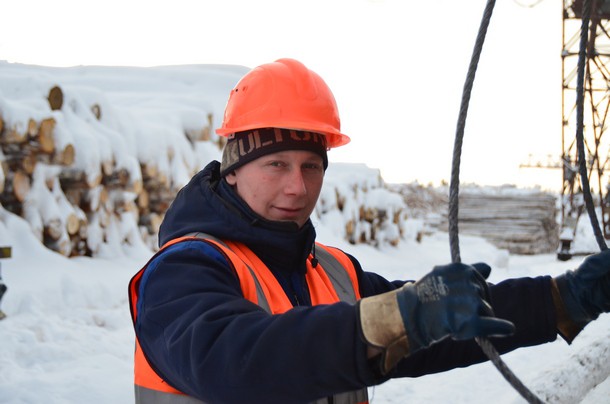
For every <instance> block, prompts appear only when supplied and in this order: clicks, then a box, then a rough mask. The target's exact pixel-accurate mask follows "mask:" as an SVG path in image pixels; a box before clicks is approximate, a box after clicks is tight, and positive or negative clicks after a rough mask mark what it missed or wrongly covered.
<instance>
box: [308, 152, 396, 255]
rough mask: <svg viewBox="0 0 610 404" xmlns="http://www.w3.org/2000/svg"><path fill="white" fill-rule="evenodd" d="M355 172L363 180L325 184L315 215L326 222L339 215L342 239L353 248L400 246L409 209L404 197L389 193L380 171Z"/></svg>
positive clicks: (354, 177)
mask: <svg viewBox="0 0 610 404" xmlns="http://www.w3.org/2000/svg"><path fill="white" fill-rule="evenodd" d="M338 165H340V164H338ZM353 168H354V169H357V170H360V171H361V172H360V173H359V174H360V175H361V176H360V175H355V176H351V177H350V178H339V180H338V181H333V180H334V179H333V178H330V179H329V180H328V181H326V182H325V183H324V188H325V189H324V190H326V191H328V192H322V194H321V196H320V199H319V202H318V206H317V209H316V215H317V216H318V218H319V219H320V220H323V221H324V220H325V218H326V217H329V218H330V217H332V216H336V215H340V216H341V217H342V221H343V223H344V228H343V229H341V231H342V234H341V236H342V237H343V238H344V239H345V240H347V241H348V242H349V243H351V244H369V245H372V246H375V247H378V246H381V245H384V244H389V245H392V246H396V245H398V243H399V242H400V240H402V238H403V236H404V221H405V219H406V216H405V215H406V208H407V207H406V205H405V204H404V202H403V200H402V198H401V196H400V195H399V194H398V193H395V192H393V191H391V190H390V189H389V187H388V186H387V185H386V184H385V182H384V181H383V179H382V178H381V175H380V173H379V171H378V170H374V169H368V168H367V169H366V170H363V169H362V168H361V167H359V166H354V167H353ZM347 172H351V170H347ZM359 178H360V180H359ZM324 190H323V191H324Z"/></svg>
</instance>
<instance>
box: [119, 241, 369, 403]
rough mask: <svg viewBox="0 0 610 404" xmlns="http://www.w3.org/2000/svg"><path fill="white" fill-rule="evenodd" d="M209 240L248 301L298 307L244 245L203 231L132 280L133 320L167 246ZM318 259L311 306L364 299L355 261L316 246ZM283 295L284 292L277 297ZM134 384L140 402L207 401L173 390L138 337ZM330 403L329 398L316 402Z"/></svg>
mask: <svg viewBox="0 0 610 404" xmlns="http://www.w3.org/2000/svg"><path fill="white" fill-rule="evenodd" d="M193 240H199V241H207V242H208V243H210V244H213V245H215V246H216V247H217V248H218V249H219V250H220V251H221V252H222V253H223V254H224V255H225V257H226V258H227V260H228V261H230V264H232V266H233V268H234V269H235V272H236V274H237V276H238V278H239V282H240V285H241V288H242V292H243V294H244V297H245V298H246V299H248V300H250V301H251V302H253V303H255V304H257V305H259V306H260V307H261V308H263V309H264V310H265V311H266V312H267V313H270V314H281V313H284V312H285V311H287V310H290V309H291V308H293V305H292V303H291V302H290V300H289V299H288V297H287V296H286V294H285V293H284V291H283V289H282V287H281V286H280V284H279V282H278V281H277V279H275V277H274V276H273V274H272V273H271V271H270V270H269V269H268V268H267V266H266V265H265V264H263V262H262V261H261V260H260V259H259V258H258V257H257V256H256V255H255V254H254V253H253V252H252V251H251V250H250V249H249V248H248V247H246V246H245V245H244V244H241V243H235V242H231V241H222V240H219V239H217V238H215V237H213V236H210V235H208V234H204V233H191V234H188V235H186V236H184V237H180V238H177V239H174V240H171V241H169V242H168V243H166V244H165V245H163V246H162V247H161V249H159V251H158V252H157V253H156V254H155V255H154V256H153V257H152V258H151V259H150V260H149V261H148V263H147V264H146V265H145V266H144V267H143V268H142V269H141V270H140V271H138V273H137V274H136V275H135V276H134V277H133V278H132V279H131V281H130V283H129V295H130V306H131V315H132V320H133V323H134V326H135V323H136V318H137V299H138V294H139V285H140V280H141V278H142V275H143V274H144V271H145V270H146V268H147V267H148V265H149V264H150V263H151V262H152V261H153V260H154V259H155V258H156V257H158V256H159V255H160V254H161V252H162V251H164V250H165V249H166V248H167V247H169V246H171V245H174V244H176V243H179V242H183V241H193ZM312 259H313V256H312V255H310V257H309V260H308V261H307V272H306V275H305V278H306V281H307V285H308V287H309V291H310V295H311V301H312V305H318V304H329V303H335V302H338V301H343V302H347V303H352V304H353V303H355V302H356V301H357V300H358V299H360V293H359V290H358V279H357V275H356V270H355V268H354V265H353V263H352V262H351V260H350V259H349V257H347V255H345V253H343V252H342V251H340V250H338V249H336V248H332V247H326V246H323V245H321V244H318V243H316V259H317V260H318V263H319V265H316V266H315V267H314V266H313V265H312V264H311V260H312ZM278 292H280V293H278ZM134 371H135V372H134V376H135V378H134V384H135V391H136V403H138V404H144V403H146V404H174V403H176V404H195V403H203V401H201V400H198V399H196V398H193V397H189V396H186V395H185V394H183V393H182V392H180V391H178V390H176V389H174V388H173V387H171V386H170V385H168V384H167V382H165V380H163V379H162V378H161V377H159V376H158V375H157V374H156V373H155V371H154V370H153V369H152V368H151V366H150V365H149V363H148V361H147V360H146V358H145V356H144V353H143V352H142V349H141V347H140V343H139V341H138V339H137V337H136V351H135V358H134ZM332 400H333V401H332V402H333V403H335V404H355V403H367V402H368V394H367V389H366V388H364V389H361V390H358V391H352V392H346V393H341V394H337V395H335V396H333V398H332ZM323 403H328V399H327V398H322V399H320V400H317V401H315V404H323Z"/></svg>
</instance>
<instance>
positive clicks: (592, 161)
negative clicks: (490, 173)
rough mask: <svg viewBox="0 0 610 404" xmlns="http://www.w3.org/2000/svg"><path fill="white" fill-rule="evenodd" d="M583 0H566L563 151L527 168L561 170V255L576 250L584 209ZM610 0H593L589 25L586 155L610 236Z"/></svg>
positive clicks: (606, 234)
mask: <svg viewBox="0 0 610 404" xmlns="http://www.w3.org/2000/svg"><path fill="white" fill-rule="evenodd" d="M582 12H583V0H563V13H562V16H563V28H562V40H563V46H562V50H561V61H562V103H561V104H562V133H561V145H562V154H561V157H560V158H559V159H552V158H547V160H546V161H541V160H538V161H532V160H531V158H530V161H528V162H527V163H525V164H522V166H523V167H539V168H560V169H562V177H563V182H562V187H561V201H562V203H561V234H560V243H561V244H560V246H559V249H558V252H557V258H558V259H560V260H568V259H570V258H571V257H572V255H573V251H572V248H573V244H574V243H573V241H574V238H575V237H576V231H577V226H578V222H579V220H580V218H581V216H582V213H583V211H584V210H585V205H584V198H583V195H582V184H581V179H580V175H579V171H578V166H579V161H578V151H577V147H576V123H577V122H576V119H577V116H576V95H577V93H576V87H577V67H578V54H579V44H580V31H581V27H582V20H581V18H582ZM609 21H610V0H593V1H592V5H591V20H590V25H589V40H588V49H587V54H586V67H585V80H584V116H583V136H584V144H585V150H586V155H587V162H586V164H587V168H588V170H587V171H588V180H589V184H590V187H591V192H592V194H593V198H594V201H595V203H596V205H597V206H599V208H600V210H601V221H602V223H601V225H602V230H603V235H604V238H606V239H610V182H609V178H608V175H607V172H606V169H607V168H608V167H609V165H610V158H609V157H610V154H609V152H610V147H609V142H608V140H609V139H608V138H609V137H610V135H605V137H604V134H605V133H606V132H607V131H608V113H609V112H610V70H609V69H610V22H609Z"/></svg>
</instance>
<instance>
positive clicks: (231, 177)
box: [225, 171, 237, 185]
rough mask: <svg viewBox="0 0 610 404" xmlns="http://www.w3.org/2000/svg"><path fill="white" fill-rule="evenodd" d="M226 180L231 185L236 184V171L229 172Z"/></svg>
mask: <svg viewBox="0 0 610 404" xmlns="http://www.w3.org/2000/svg"><path fill="white" fill-rule="evenodd" d="M225 181H227V184H229V185H235V184H236V183H237V176H236V175H235V171H231V172H230V173H229V174H227V175H225Z"/></svg>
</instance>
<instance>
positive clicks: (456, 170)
mask: <svg viewBox="0 0 610 404" xmlns="http://www.w3.org/2000/svg"><path fill="white" fill-rule="evenodd" d="M494 6H495V0H488V2H487V5H486V7H485V11H484V13H483V19H482V21H481V26H480V27H479V32H478V34H477V39H476V43H475V47H474V51H473V54H472V58H471V60H470V66H469V68H468V74H467V76H466V83H465V84H464V90H463V92H462V103H461V106H460V113H459V116H458V125H457V130H456V135H455V143H454V147H453V163H452V166H451V183H450V187H449V218H448V219H449V246H450V250H451V259H452V261H453V262H461V257H460V246H459V229H458V206H459V202H458V200H459V184H460V180H459V176H460V161H461V154H462V143H463V139H464V127H465V125H466V115H467V114H468V104H469V102H470V94H471V92H472V86H473V83H474V76H475V73H476V69H477V66H478V63H479V58H480V56H481V50H482V49H483V42H485V35H486V33H487V27H488V26H489V21H490V20H491V15H492V12H493V8H494ZM476 341H477V343H478V344H479V346H480V347H481V349H482V350H483V352H484V353H485V355H487V357H488V358H489V360H490V361H491V362H492V363H493V364H494V366H495V367H496V368H497V369H498V371H499V372H500V373H501V374H502V376H504V378H505V379H506V380H507V381H508V382H509V383H510V384H511V386H513V388H514V389H515V390H517V391H518V392H519V394H521V396H522V397H523V398H525V399H526V400H527V401H528V402H529V403H536V404H538V403H540V404H542V401H541V400H540V399H539V398H538V397H536V395H535V394H534V393H532V392H531V391H530V390H529V389H528V388H527V387H526V386H525V385H524V384H523V383H522V382H521V380H519V378H518V377H517V376H515V374H514V373H513V372H512V371H511V370H510V368H509V367H508V366H507V365H506V364H505V363H504V362H503V361H502V359H501V358H500V354H499V353H498V351H496V349H495V348H494V346H493V345H492V344H491V342H490V341H489V340H488V339H487V338H476Z"/></svg>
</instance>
